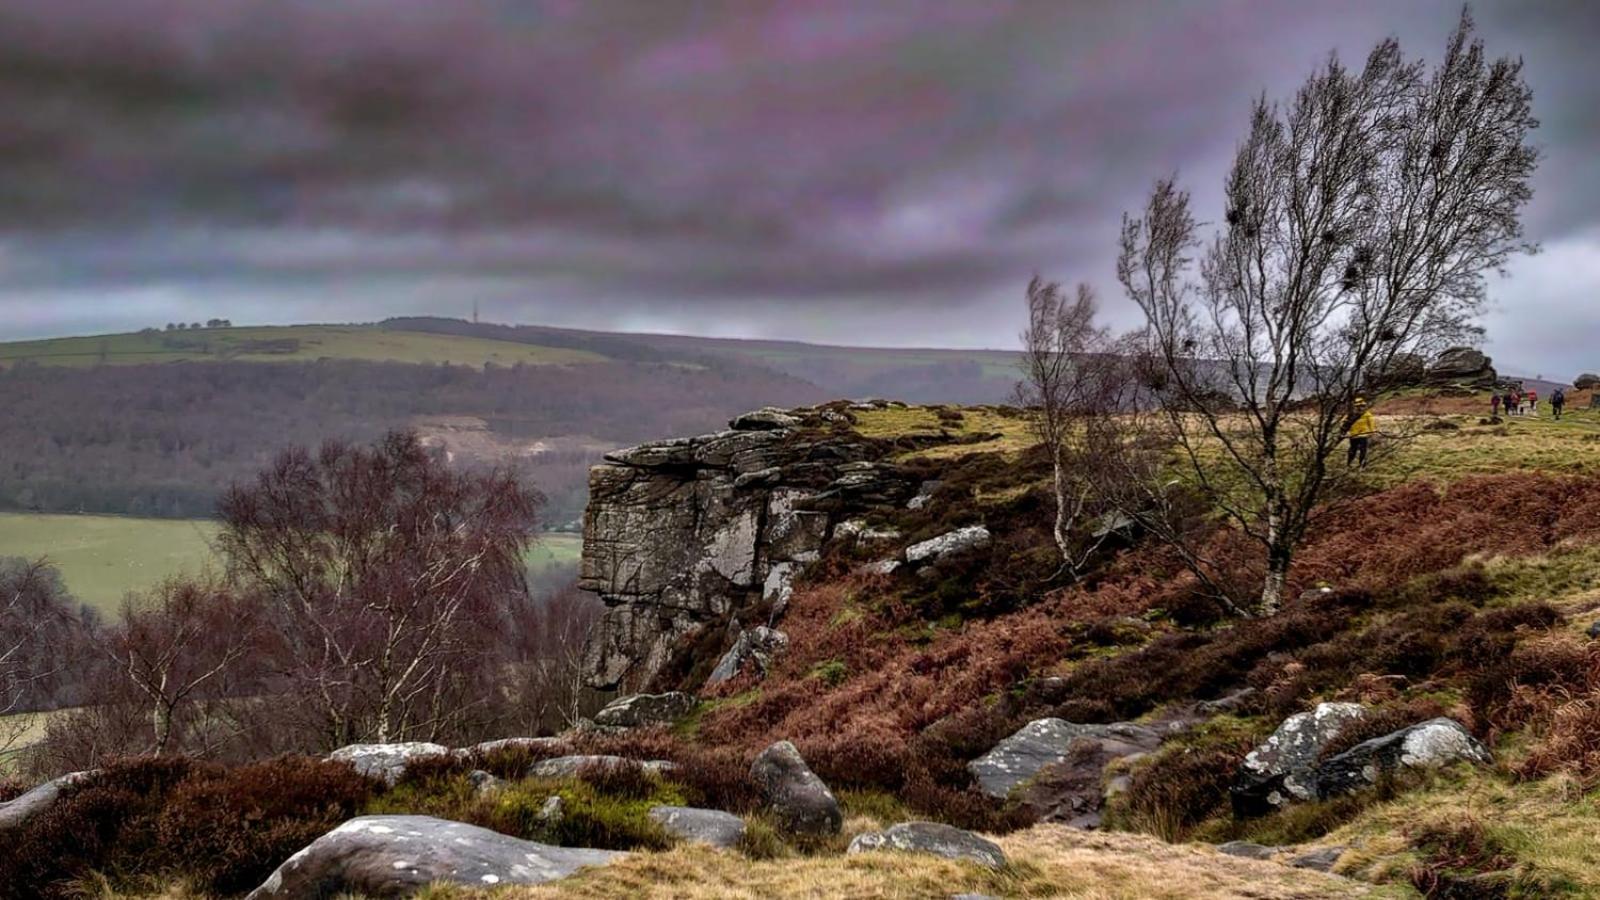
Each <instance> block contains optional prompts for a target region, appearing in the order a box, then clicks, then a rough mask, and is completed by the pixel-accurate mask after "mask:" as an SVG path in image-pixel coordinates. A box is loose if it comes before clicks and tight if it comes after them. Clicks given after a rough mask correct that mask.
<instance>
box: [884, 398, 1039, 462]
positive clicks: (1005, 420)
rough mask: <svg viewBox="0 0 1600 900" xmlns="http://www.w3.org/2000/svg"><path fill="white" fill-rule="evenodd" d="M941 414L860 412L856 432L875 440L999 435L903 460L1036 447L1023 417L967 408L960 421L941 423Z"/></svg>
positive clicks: (918, 409)
mask: <svg viewBox="0 0 1600 900" xmlns="http://www.w3.org/2000/svg"><path fill="white" fill-rule="evenodd" d="M939 410H940V407H933V406H908V407H904V408H890V409H875V410H869V411H863V412H857V413H855V417H856V426H855V430H856V431H857V432H859V433H860V434H861V435H862V436H864V437H871V438H896V437H936V436H939V435H947V436H949V437H952V438H956V439H960V438H970V437H972V436H974V435H997V436H996V437H993V438H990V439H988V440H984V441H978V442H975V443H956V444H948V445H944V446H938V447H930V448H927V449H924V450H918V451H915V452H912V453H907V454H905V455H904V456H903V457H902V458H903V459H953V458H955V457H958V456H965V455H967V454H969V453H995V452H999V453H1005V454H1016V453H1021V452H1022V451H1023V450H1026V449H1028V448H1029V447H1031V446H1033V445H1034V444H1035V443H1036V441H1035V440H1034V439H1033V436H1032V435H1030V434H1029V433H1028V423H1027V420H1026V419H1023V418H1022V417H1021V416H1020V415H1007V414H1005V413H1004V412H1001V411H1000V410H999V409H997V408H995V407H990V406H964V407H961V408H960V409H959V410H957V411H958V412H959V414H960V418H959V419H946V420H941V419H940V418H939ZM947 415H948V413H947Z"/></svg>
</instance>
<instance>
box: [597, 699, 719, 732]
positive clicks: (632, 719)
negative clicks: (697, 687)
mask: <svg viewBox="0 0 1600 900" xmlns="http://www.w3.org/2000/svg"><path fill="white" fill-rule="evenodd" d="M697 703H699V701H698V700H696V699H695V697H694V695H693V694H685V693H683V692H682V691H671V692H668V693H665V694H634V695H632V696H629V697H618V698H617V699H615V700H613V701H611V702H610V703H607V704H606V706H605V709H602V710H600V711H599V712H598V713H595V716H594V723H595V724H596V725H600V726H603V727H606V728H642V727H644V726H647V725H665V724H670V723H672V722H675V721H677V720H678V719H681V718H683V717H684V716H686V715H688V714H689V713H691V712H693V711H694V708H695V705H696V704H697Z"/></svg>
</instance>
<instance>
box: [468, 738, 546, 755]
mask: <svg viewBox="0 0 1600 900" xmlns="http://www.w3.org/2000/svg"><path fill="white" fill-rule="evenodd" d="M512 750H521V751H526V752H528V753H556V754H564V753H571V752H572V744H571V743H570V742H568V741H567V740H566V739H565V738H558V737H510V738H499V739H498V740H493V741H484V742H482V743H480V744H473V745H472V746H470V747H462V748H461V749H459V750H457V751H455V755H456V756H458V757H471V756H479V757H481V756H486V755H488V754H490V753H503V752H507V751H512Z"/></svg>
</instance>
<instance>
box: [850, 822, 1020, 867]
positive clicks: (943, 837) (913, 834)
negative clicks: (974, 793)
mask: <svg viewBox="0 0 1600 900" xmlns="http://www.w3.org/2000/svg"><path fill="white" fill-rule="evenodd" d="M878 850H898V851H901V852H903V853H926V854H929V855H931V856H941V857H944V858H945V859H954V860H958V861H962V862H975V863H977V864H979V865H981V866H988V867H989V868H991V869H1003V868H1005V866H1006V854H1005V851H1003V850H1001V849H1000V845H999V844H996V843H995V842H994V841H991V840H988V839H986V838H981V837H979V836H978V835H975V834H973V833H972V832H970V831H962V830H961V829H959V828H953V827H951V826H949V825H941V824H939V823H937V822H905V823H902V824H899V825H895V826H892V827H890V828H889V829H887V830H885V831H871V832H867V833H866V834H861V835H857V836H856V837H855V839H854V840H852V841H851V842H850V848H849V849H848V850H847V851H845V852H847V853H851V854H854V853H869V852H873V851H878Z"/></svg>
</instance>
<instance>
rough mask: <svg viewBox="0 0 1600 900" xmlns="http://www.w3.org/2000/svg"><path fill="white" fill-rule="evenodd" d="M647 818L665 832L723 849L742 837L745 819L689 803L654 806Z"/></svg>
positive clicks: (734, 844)
mask: <svg viewBox="0 0 1600 900" xmlns="http://www.w3.org/2000/svg"><path fill="white" fill-rule="evenodd" d="M650 818H651V819H652V820H653V821H655V822H656V823H658V824H660V825H661V827H662V828H663V829H665V830H666V832H667V834H670V835H672V836H673V837H675V838H679V839H681V840H685V841H689V842H691V843H697V844H710V845H711V846H713V847H719V848H722V849H724V850H726V849H728V848H730V847H736V846H738V844H739V841H741V840H743V839H744V820H743V819H741V818H739V817H738V816H736V815H734V814H733V813H728V812H723V811H722V810H720V809H696V808H695V807H692V806H653V807H651V808H650Z"/></svg>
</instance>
